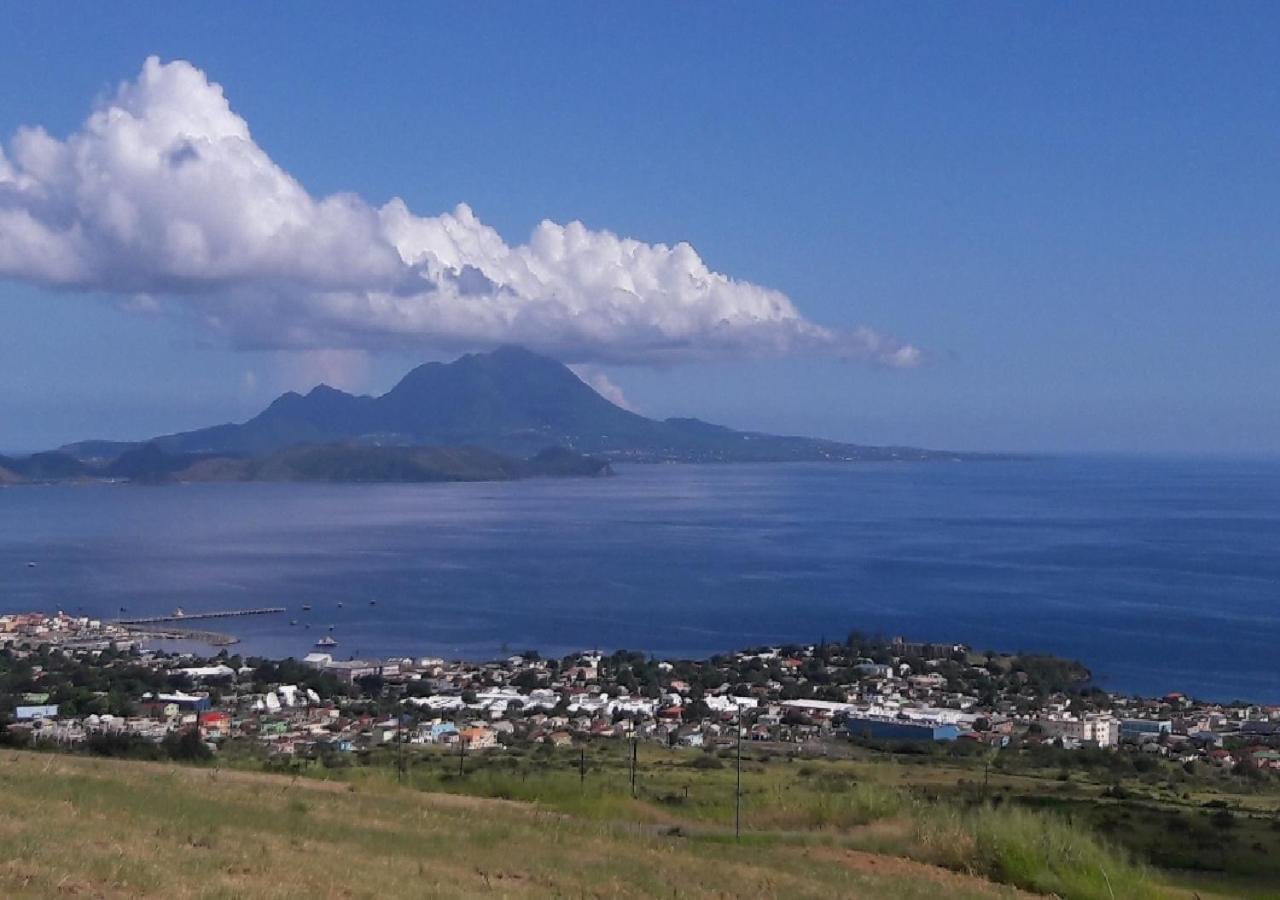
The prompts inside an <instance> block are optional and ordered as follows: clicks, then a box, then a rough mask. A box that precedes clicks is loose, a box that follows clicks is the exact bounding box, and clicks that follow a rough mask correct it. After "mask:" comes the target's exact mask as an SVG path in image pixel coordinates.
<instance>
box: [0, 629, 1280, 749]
mask: <svg viewBox="0 0 1280 900" xmlns="http://www.w3.org/2000/svg"><path fill="white" fill-rule="evenodd" d="M0 623H8V624H7V625H4V626H3V627H4V629H5V630H4V631H3V632H0V641H3V635H4V634H8V635H16V634H20V633H21V634H25V635H26V637H28V638H29V637H30V636H31V632H30V628H31V627H33V626H32V624H31V620H29V619H27V618H24V617H21V616H8V617H2V618H0ZM44 627H48V628H53V627H54V626H50V625H48V624H45V625H44ZM24 628H25V629H28V630H27V631H26V632H22V631H21V630H20V629H24ZM63 629H65V630H66V631H67V632H69V633H73V632H74V631H75V630H76V628H75V627H74V626H73V625H67V624H62V625H59V626H57V628H56V629H55V630H63ZM864 649H865V648H864ZM74 652H79V653H82V654H86V655H87V656H89V657H91V656H92V654H94V653H95V652H97V651H96V650H95V649H94V648H93V647H92V646H88V645H86V646H85V647H84V648H83V649H80V650H76V651H74ZM138 659H139V660H141V661H144V662H145V663H146V664H147V665H151V666H155V667H159V668H163V669H164V670H165V671H166V672H167V673H170V674H173V675H178V676H181V680H182V681H183V683H186V684H188V685H189V688H188V689H187V690H185V691H174V692H169V693H165V692H155V693H145V694H143V695H141V696H138V697H136V698H131V699H132V700H133V704H132V706H133V709H132V710H131V714H130V715H127V716H112V715H103V714H95V715H90V716H83V717H67V716H60V715H59V712H58V708H57V706H56V705H52V704H50V703H49V702H47V701H48V699H49V698H48V697H47V696H43V697H42V696H40V695H38V694H34V693H29V694H26V695H24V696H23V697H20V698H11V703H12V709H13V713H12V715H11V718H12V719H13V720H14V721H13V722H12V723H11V725H10V726H9V727H11V728H18V729H26V730H29V731H30V733H31V734H32V736H33V737H38V738H40V739H44V740H52V741H58V742H61V743H69V744H74V743H76V742H78V741H82V740H85V739H86V737H87V736H89V735H91V734H93V733H95V732H121V733H129V734H136V735H140V736H143V737H146V738H148V739H155V740H159V739H161V738H163V736H164V735H165V734H167V733H169V732H171V731H174V730H179V729H198V730H199V732H200V734H201V736H202V737H203V738H204V739H205V740H206V741H208V742H209V743H210V744H211V745H213V746H217V745H218V744H220V743H221V742H223V741H226V740H230V739H233V738H237V739H248V740H251V741H256V742H258V743H260V744H262V745H264V746H265V747H266V748H267V749H269V750H270V751H271V752H272V753H276V754H286V755H293V754H306V755H315V754H324V753H347V752H352V751H356V750H361V749H364V748H368V747H371V746H376V745H381V744H395V743H397V742H405V743H410V744H430V745H446V746H449V747H451V748H452V747H456V748H458V749H459V751H462V752H467V751H481V750H498V749H500V748H502V747H504V746H508V745H512V744H518V743H543V744H549V745H553V746H565V745H568V744H571V743H572V742H574V741H575V740H584V739H591V738H601V739H607V738H616V739H636V740H644V741H654V742H660V743H662V744H665V745H668V746H680V747H704V746H710V745H723V744H724V743H726V742H728V741H733V740H737V739H739V738H741V739H743V740H749V741H759V742H771V743H782V744H797V743H800V744H814V743H821V742H824V741H833V740H837V739H841V740H846V739H850V738H852V739H855V740H865V741H872V742H882V743H899V742H916V741H921V742H965V741H968V742H977V743H981V744H986V745H989V746H992V747H1003V746H1008V745H1009V744H1010V743H1011V742H1013V741H1019V742H1021V743H1052V744H1054V745H1055V746H1059V747H1063V748H1066V749H1075V748H1082V747H1095V748H1104V749H1115V750H1118V751H1125V752H1137V753H1151V754H1159V755H1161V756H1165V757H1169V758H1173V759H1177V760H1180V761H1183V762H1189V761H1193V760H1201V761H1205V762H1209V763H1213V764H1216V765H1223V766H1234V765H1236V764H1238V763H1240V762H1242V761H1250V762H1252V763H1254V764H1256V765H1257V766H1259V767H1263V768H1271V769H1280V709H1278V708H1276V707H1258V706H1243V705H1232V706H1221V705H1214V704H1204V703H1197V702H1194V701H1192V700H1190V699H1188V698H1185V697H1182V696H1181V695H1169V696H1168V697H1165V698H1160V699H1158V700H1150V699H1147V700H1144V699H1133V698H1125V697H1122V696H1118V695H1105V694H1100V692H1095V693H1094V694H1092V695H1090V696H1091V698H1092V699H1091V700H1089V702H1086V703H1082V701H1081V696H1080V695H1079V694H1078V693H1069V692H1061V693H1057V694H1053V695H1050V696H1047V697H1044V696H1036V697H1035V699H1034V702H1031V700H1030V699H1029V698H1030V696H1031V695H1030V694H1029V693H1028V690H1027V688H1026V682H1027V679H1026V678H1025V673H1019V672H1017V671H1012V672H1010V671H1007V669H1003V670H1002V669H1000V668H999V667H998V666H996V665H995V663H994V662H993V661H992V660H991V655H990V654H989V655H988V657H987V658H986V660H984V659H983V658H982V657H980V656H977V655H974V654H971V653H970V652H969V651H968V649H967V648H965V647H962V646H958V645H928V644H907V643H905V642H902V641H895V642H894V643H892V644H889V645H887V646H886V647H885V648H882V652H877V653H876V654H875V658H872V657H871V656H859V655H857V653H856V652H855V651H854V650H853V649H852V648H845V647H843V646H841V647H834V648H833V647H831V646H826V645H819V646H807V647H804V646H802V647H788V648H779V647H774V648H759V649H755V650H751V651H744V652H741V653H736V654H729V655H725V656H721V657H715V658H713V659H711V660H703V661H696V662H691V661H660V660H654V659H646V658H645V657H643V656H642V655H640V654H614V655H613V656H604V655H602V654H600V653H595V652H591V653H580V654H575V655H572V656H570V657H567V658H565V659H563V660H544V659H541V658H539V657H538V656H536V655H535V654H523V655H518V656H511V657H509V658H507V659H502V660H496V661H491V662H485V663H476V662H461V661H452V662H451V661H446V660H443V659H439V658H433V657H426V658H395V659H387V660H351V659H348V660H339V659H335V658H333V657H332V656H331V655H330V654H327V653H312V654H310V655H308V656H307V657H306V659H305V660H304V662H305V664H306V666H307V667H308V668H307V670H306V671H310V672H313V673H315V674H316V675H317V676H323V677H320V678H317V679H315V680H314V683H311V682H312V681H313V680H312V679H299V681H303V680H306V681H308V682H309V683H311V684H310V686H308V684H301V683H300V684H272V685H267V686H263V685H261V684H260V683H257V682H256V681H255V679H254V671H255V670H254V668H253V667H251V666H247V665H243V664H241V665H233V664H231V663H230V662H229V661H228V658H226V657H225V656H224V657H222V658H220V659H213V660H198V659H194V658H192V657H190V656H185V657H182V656H173V655H165V654H148V653H141V654H140V655H139V656H138ZM977 684H982V685H986V686H987V687H986V688H984V690H985V691H986V693H985V696H980V694H979V692H978V691H977V690H975V689H974V685H977ZM992 684H995V685H996V689H995V690H994V691H993V690H992V689H991V688H990V685H992ZM324 685H333V686H336V688H335V689H334V690H326V689H325V688H324ZM375 699H376V700H377V701H378V702H376V703H371V702H370V701H371V700H375ZM3 701H4V698H2V697H0V704H3ZM41 701H45V702H41ZM3 708H4V707H3V705H0V710H2V709H3ZM371 709H376V710H379V712H378V713H374V712H370V710H371Z"/></svg>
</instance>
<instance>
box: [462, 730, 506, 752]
mask: <svg viewBox="0 0 1280 900" xmlns="http://www.w3.org/2000/svg"><path fill="white" fill-rule="evenodd" d="M458 734H459V736H460V737H461V739H462V743H463V745H464V746H465V747H466V748H467V749H468V750H489V749H491V748H493V747H496V746H498V734H497V732H495V731H494V730H493V729H492V728H484V727H479V728H464V729H462V731H460V732H459V733H458Z"/></svg>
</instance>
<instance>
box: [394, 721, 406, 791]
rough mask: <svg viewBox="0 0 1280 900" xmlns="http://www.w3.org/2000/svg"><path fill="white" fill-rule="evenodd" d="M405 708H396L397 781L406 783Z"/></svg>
mask: <svg viewBox="0 0 1280 900" xmlns="http://www.w3.org/2000/svg"><path fill="white" fill-rule="evenodd" d="M403 731H404V710H403V709H397V710H396V783H397V784H403V783H404V734H403Z"/></svg>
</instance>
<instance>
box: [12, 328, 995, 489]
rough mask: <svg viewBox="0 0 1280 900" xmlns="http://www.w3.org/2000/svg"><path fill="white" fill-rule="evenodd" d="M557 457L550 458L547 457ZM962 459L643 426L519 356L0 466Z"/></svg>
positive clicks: (261, 476) (478, 359) (543, 465)
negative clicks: (379, 389) (377, 390)
mask: <svg viewBox="0 0 1280 900" xmlns="http://www.w3.org/2000/svg"><path fill="white" fill-rule="evenodd" d="M549 448H555V449H549ZM977 458H985V457H980V456H977V455H973V454H962V453H953V452H947V451H935V450H922V449H918V448H913V447H883V446H867V445H862V444H846V443H841V442H838V441H828V440H821V439H817V438H806V437H786V436H779V435H771V434H761V433H758V432H750V431H735V430H734V429H731V428H725V427H723V426H720V425H712V424H710V423H708V422H703V421H701V420H699V419H664V420H656V419H650V418H646V417H645V416H641V415H638V414H636V413H633V412H630V411H629V410H626V409H623V408H622V407H620V406H617V405H616V404H613V403H611V402H609V401H608V400H606V399H605V398H604V397H602V396H600V395H599V394H598V393H596V392H595V391H594V390H592V389H591V388H590V387H588V386H587V385H586V384H585V383H584V382H583V381H582V380H581V379H580V378H578V376H576V375H575V374H574V373H573V372H572V371H571V370H570V369H569V368H568V367H567V366H565V365H563V364H561V363H559V362H557V361H556V360H553V359H549V358H547V357H545V356H540V355H538V354H536V353H532V352H530V351H528V350H525V349H523V348H521V347H511V346H508V347H501V348H499V349H497V350H494V351H493V352H491V353H473V354H468V355H466V356H463V357H461V358H459V359H457V360H455V361H453V362H451V363H427V364H425V365H421V366H418V367H417V368H416V369H414V370H413V371H411V372H409V374H407V375H406V376H405V377H404V378H403V379H401V380H400V382H399V383H398V384H397V385H396V386H395V387H394V388H392V389H391V390H390V391H388V392H387V393H385V394H383V395H382V396H380V397H369V396H356V395H352V394H348V393H346V392H344V391H340V390H337V389H335V388H331V387H329V386H327V385H320V386H318V387H316V388H313V389H312V390H311V391H310V392H308V393H307V394H306V395H301V394H297V393H293V392H290V393H287V394H284V395H282V396H280V397H278V398H277V399H276V400H275V401H274V402H273V403H272V404H271V405H270V406H268V407H267V408H266V409H265V410H263V411H262V412H261V413H259V414H258V415H256V416H254V417H253V418H252V419H249V420H248V421H246V422H242V423H238V424H234V423H229V424H225V425H215V426H213V427H211V428H202V429H199V430H197V431H187V432H181V433H178V434H169V435H163V436H161V437H156V438H153V439H151V440H149V441H145V442H135V443H131V442H114V441H83V442H80V443H75V444H69V445H67V446H65V447H62V448H59V449H58V450H56V451H51V452H46V453H37V454H34V455H32V456H28V457H22V458H5V457H0V483H5V482H9V483H12V482H18V481H59V480H67V479H75V478H113V479H124V480H132V481H163V480H183V481H187V480H236V481H242V480H289V481H293V480H310V481H441V480H481V479H484V480H487V479H491V478H492V479H504V478H522V477H534V476H544V475H594V474H601V473H605V472H607V471H608V463H609V461H611V460H612V461H620V460H627V461H635V462H671V461H675V462H791V461H833V460H834V461H840V460H845V461H886V460H911V461H925V460H959V459H977Z"/></svg>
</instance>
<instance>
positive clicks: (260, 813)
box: [0, 741, 1280, 900]
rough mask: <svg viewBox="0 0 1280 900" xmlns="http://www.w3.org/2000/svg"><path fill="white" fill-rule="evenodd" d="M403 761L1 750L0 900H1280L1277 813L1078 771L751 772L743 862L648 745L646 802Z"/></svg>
mask: <svg viewBox="0 0 1280 900" xmlns="http://www.w3.org/2000/svg"><path fill="white" fill-rule="evenodd" d="M753 750H754V748H753ZM404 761H405V766H404V773H403V778H402V779H401V778H398V777H397V767H396V765H395V763H396V755H395V754H394V753H393V752H391V751H390V750H389V749H387V750H384V751H378V752H374V753H372V754H367V755H365V754H359V755H352V754H348V755H345V756H344V758H343V759H342V760H341V761H340V764H338V765H334V766H324V765H322V764H320V763H318V762H312V763H310V764H309V765H301V764H298V763H295V764H294V766H295V768H294V769H293V770H291V771H290V772H289V773H286V774H265V773H263V772H262V768H263V765H264V761H263V760H262V758H260V757H257V756H254V755H239V754H237V753H236V752H234V750H231V752H227V753H224V754H222V756H221V758H220V767H219V768H213V767H181V766H175V765H166V764H155V763H139V762H124V761H114V760H99V759H92V758H86V757H71V756H63V755H54V754H37V753H17V752H13V751H9V752H4V753H3V755H0V796H2V797H3V801H4V802H3V804H2V805H0V861H2V862H0V896H4V897H9V896H52V895H59V896H60V895H63V894H66V893H71V894H81V895H85V896H122V897H123V896H157V897H158V896H165V897H243V896H265V897H293V896H303V895H307V896H322V897H327V896H334V897H363V896H370V897H372V896H383V897H386V896H415V897H416V896H458V895H472V894H480V893H484V894H491V895H496V896H507V895H510V896H518V895H532V896H668V897H669V896H781V895H784V894H785V895H788V896H802V897H803V896H824V897H830V896H849V897H870V898H875V897H906V898H910V897H925V896H929V897H936V896H948V897H997V896H1017V895H1018V894H1017V893H1016V891H1017V890H1019V889H1020V890H1026V891H1029V892H1033V893H1037V894H1052V895H1057V896H1061V897H1067V898H1081V900H1092V898H1098V900H1112V898H1142V897H1165V896H1169V897H1188V898H1190V897H1192V896H1194V895H1199V896H1200V897H1203V898H1209V897H1252V898H1264V897H1276V896H1280V894H1278V893H1277V892H1276V890H1275V885H1276V884H1277V883H1278V882H1277V881H1276V879H1275V878H1274V877H1273V876H1272V873H1273V871H1274V869H1273V868H1272V867H1274V866H1275V865H1277V862H1276V860H1275V858H1274V857H1273V856H1272V854H1270V853H1269V852H1260V851H1258V850H1257V849H1256V848H1255V845H1257V846H1261V847H1263V848H1264V851H1265V850H1266V849H1267V848H1270V847H1272V846H1273V844H1271V843H1264V841H1275V840H1276V839H1277V837H1276V836H1277V835H1280V830H1277V829H1275V828H1273V827H1272V822H1273V821H1274V817H1273V816H1271V815H1270V813H1269V812H1268V811H1269V810H1270V809H1271V804H1273V802H1274V798H1271V797H1267V796H1258V797H1243V798H1236V799H1237V800H1238V801H1239V803H1240V805H1238V806H1237V807H1236V808H1235V809H1234V811H1232V812H1231V817H1232V820H1233V824H1232V825H1231V826H1230V827H1226V826H1223V825H1222V822H1223V821H1225V819H1224V817H1223V809H1222V806H1221V805H1215V806H1213V807H1210V808H1205V807H1204V806H1203V803H1204V802H1210V803H1214V804H1223V803H1225V802H1226V801H1224V800H1222V799H1221V795H1219V794H1215V793H1212V792H1208V793H1206V792H1205V790H1204V789H1202V790H1201V791H1200V792H1199V793H1196V794H1190V793H1186V792H1183V794H1179V795H1177V796H1176V797H1173V798H1169V797H1156V796H1154V795H1146V794H1141V795H1138V796H1134V797H1130V798H1128V799H1125V800H1123V801H1122V800H1117V799H1115V798H1113V797H1110V796H1108V795H1107V794H1106V791H1105V788H1104V786H1103V785H1102V784H1101V783H1100V782H1095V781H1092V780H1090V779H1089V778H1088V777H1086V776H1084V775H1080V774H1078V773H1077V774H1073V775H1072V776H1071V777H1068V778H1065V779H1063V778H1061V777H1055V776H1052V775H1046V774H1044V773H1038V774H1037V773H1026V772H992V773H991V774H990V777H989V778H987V777H985V774H984V772H983V771H982V769H981V768H980V763H978V765H979V768H976V769H975V763H974V762H973V761H959V762H945V761H939V760H915V759H912V758H910V757H908V758H906V759H905V760H904V759H902V758H898V757H893V756H891V755H890V756H885V755H883V754H875V753H863V752H860V751H855V752H853V754H852V758H845V759H838V760H832V759H802V758H788V757H786V756H785V755H784V756H776V755H772V754H765V753H763V752H762V751H759V750H755V751H754V752H750V753H748V754H747V757H746V759H745V760H744V765H743V803H742V822H743V836H742V839H741V840H740V841H738V840H735V839H734V831H733V822H734V796H735V784H736V778H737V773H736V770H735V765H734V760H733V759H732V758H727V759H726V758H721V757H720V756H718V755H715V754H711V753H704V752H700V751H668V750H665V749H662V748H658V747H654V746H643V745H642V746H641V747H640V760H639V762H640V765H639V767H638V778H637V784H636V786H635V791H634V796H633V791H632V786H631V782H630V777H629V766H628V756H627V747H626V745H624V744H621V743H620V742H615V741H602V742H598V743H593V744H590V745H587V746H586V747H583V748H579V747H575V748H572V749H571V750H561V751H554V752H553V751H551V750H550V749H549V748H537V749H531V748H526V749H524V750H518V749H517V750H508V751H502V752H492V753H483V754H473V755H471V756H468V757H467V758H466V759H464V760H462V765H463V773H462V774H460V773H459V759H458V757H457V756H456V755H452V754H449V753H446V752H442V751H439V750H432V749H425V748H416V747H415V748H412V749H410V750H409V751H407V752H406V753H405V754H404ZM584 763H585V766H584V765H583V764H584ZM1134 788H1135V790H1136V785H1135V786H1134ZM1205 797H1209V798H1211V799H1209V800H1207V801H1206V800H1205V799H1204V798H1205ZM1233 802H1234V801H1233ZM1173 816H1177V817H1179V821H1182V822H1183V824H1181V825H1174V824H1171V823H1173V821H1174V819H1173V818H1172V817H1173ZM1206 847H1207V848H1208V849H1206ZM1144 848H1146V849H1151V848H1156V849H1159V850H1161V851H1162V852H1164V853H1165V854H1166V855H1167V857H1168V859H1170V860H1172V861H1173V863H1172V864H1173V865H1177V863H1178V862H1179V861H1181V860H1183V859H1185V858H1192V859H1204V858H1206V857H1204V856H1203V854H1205V853H1209V854H1214V853H1216V854H1218V856H1216V857H1211V858H1210V861H1211V862H1212V861H1213V859H1217V860H1219V861H1220V862H1221V863H1222V865H1221V866H1220V867H1219V868H1220V869H1227V870H1230V872H1224V871H1212V867H1208V868H1205V867H1202V868H1201V869H1200V870H1198V871H1181V870H1177V871H1173V870H1170V869H1167V868H1161V867H1157V866H1153V865H1149V864H1148V863H1147V861H1149V860H1151V857H1152V854H1150V853H1148V852H1146V850H1144ZM1215 848H1216V849H1215ZM1187 854H1190V855H1187ZM1196 854H1200V855H1196ZM1224 854H1225V855H1224ZM1157 861H1158V860H1157ZM997 882H998V883H1000V885H1003V886H1000V885H997Z"/></svg>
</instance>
